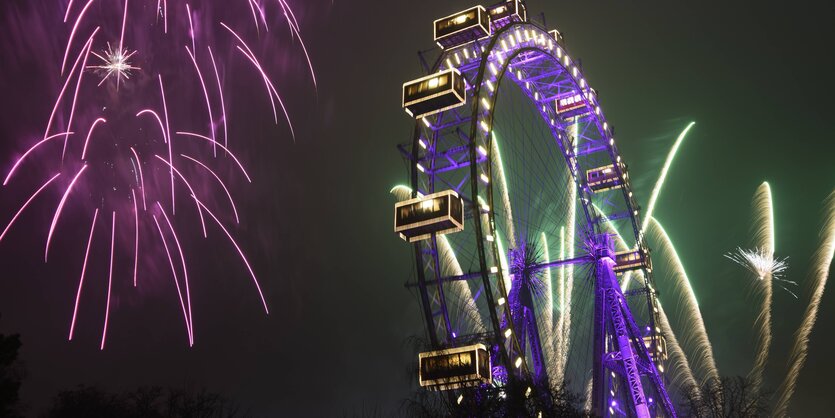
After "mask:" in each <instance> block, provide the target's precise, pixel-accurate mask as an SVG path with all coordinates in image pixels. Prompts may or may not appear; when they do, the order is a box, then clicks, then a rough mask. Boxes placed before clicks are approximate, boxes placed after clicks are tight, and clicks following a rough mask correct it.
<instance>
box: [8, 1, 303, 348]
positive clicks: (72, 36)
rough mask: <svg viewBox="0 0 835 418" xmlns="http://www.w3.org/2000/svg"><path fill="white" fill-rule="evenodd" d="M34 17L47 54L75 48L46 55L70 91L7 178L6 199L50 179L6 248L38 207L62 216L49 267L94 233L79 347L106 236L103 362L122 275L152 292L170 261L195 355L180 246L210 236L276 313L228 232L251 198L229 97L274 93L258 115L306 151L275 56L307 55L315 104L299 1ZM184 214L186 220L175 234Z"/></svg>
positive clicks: (108, 7)
mask: <svg viewBox="0 0 835 418" xmlns="http://www.w3.org/2000/svg"><path fill="white" fill-rule="evenodd" d="M59 5H60V6H61V7H60V10H59V9H58V7H59ZM29 6H31V7H30V10H38V11H37V12H34V11H33V12H32V14H33V15H34V16H30V20H31V21H36V22H37V24H38V25H39V26H40V27H42V28H48V29H46V30H45V32H44V33H46V36H45V37H48V38H51V39H50V41H49V42H44V44H45V45H52V41H53V40H54V39H55V38H59V39H66V42H65V43H63V44H61V47H60V49H61V50H60V52H57V53H56V54H49V53H45V54H40V53H39V52H38V54H40V55H43V56H50V55H57V56H60V58H59V59H57V60H55V62H53V63H46V62H45V63H44V64H43V65H44V66H45V67H48V68H46V69H45V71H47V72H49V71H54V73H55V76H56V77H57V78H58V79H59V80H60V83H59V84H58V85H59V86H60V89H56V94H55V96H54V98H53V100H54V101H53V102H52V103H50V108H51V112H50V113H49V115H44V120H45V123H44V126H43V134H42V135H39V136H38V137H36V138H31V137H30V138H29V139H28V140H27V142H26V143H24V144H22V145H21V149H20V152H19V154H18V155H16V156H14V157H13V158H11V159H10V160H9V161H8V163H7V164H3V165H0V170H2V173H0V179H2V185H3V187H4V188H9V187H13V186H15V180H16V179H17V178H18V177H27V178H30V179H31V178H33V177H34V178H37V179H40V180H38V182H37V184H38V185H39V187H38V188H37V189H35V190H34V191H31V192H26V195H28V196H29V197H28V199H26V200H25V201H23V202H17V203H16V205H17V207H18V209H17V211H16V212H15V214H14V216H13V217H12V218H11V219H10V220H8V223H7V224H5V225H4V228H3V229H2V232H0V242H2V241H3V239H4V238H6V237H7V233H8V232H9V230H10V229H11V228H12V227H13V226H14V225H15V223H16V221H17V220H18V218H19V217H20V215H21V213H23V212H24V211H26V209H27V208H29V207H31V206H32V205H46V206H47V207H48V208H50V209H49V210H50V213H51V217H50V219H49V220H47V222H48V223H47V225H49V227H48V230H47V232H46V234H45V237H44V249H43V251H44V260H45V261H48V260H49V257H50V248H51V247H54V246H55V245H56V244H55V242H54V241H55V237H56V235H58V234H61V233H62V232H64V233H67V232H66V231H70V230H72V229H73V228H76V227H75V226H73V225H74V224H77V225H82V226H81V227H80V228H81V231H78V230H77V231H74V234H73V235H74V236H78V237H80V241H79V242H78V247H79V248H81V249H85V251H84V252H83V261H82V264H81V269H80V272H78V273H73V276H74V277H76V278H77V280H78V284H77V291H75V292H74V295H73V296H74V305H73V310H72V312H70V320H69V335H68V338H69V340H72V339H73V336H74V333H75V331H76V326H77V323H78V313H79V309H78V307H79V305H80V304H81V303H83V301H84V294H85V290H86V289H88V288H89V287H90V286H92V285H91V284H90V281H89V280H87V281H85V277H86V276H87V275H89V271H88V270H89V269H88V267H89V263H90V262H91V261H92V259H94V258H95V257H96V256H97V255H98V256H99V257H101V256H102V254H105V253H101V254H96V252H95V251H93V252H91V250H90V249H91V246H94V244H95V242H96V241H104V238H103V237H104V235H105V233H104V232H102V231H105V232H107V234H106V235H107V238H108V239H107V241H108V242H107V248H108V250H109V251H108V252H107V253H106V254H105V256H109V258H108V259H107V260H106V261H107V262H108V263H109V264H108V273H107V274H108V277H107V288H106V289H104V290H105V291H106V297H107V299H106V302H105V306H103V307H102V309H103V315H102V320H103V325H102V329H101V342H100V347H101V349H104V347H105V343H106V340H107V329H108V326H109V323H110V322H112V319H113V318H112V317H111V306H112V305H111V299H112V297H113V295H112V292H116V291H117V289H119V287H117V286H115V284H116V282H117V281H118V280H123V279H124V277H125V275H115V274H114V268H120V267H119V266H118V260H120V259H127V258H128V257H129V258H130V263H129V264H130V265H129V266H125V270H129V271H130V275H129V280H130V282H131V285H130V288H136V287H140V286H142V285H143V282H142V269H143V262H142V260H149V259H150V260H153V261H154V262H160V261H161V262H162V263H161V264H164V265H166V266H167V268H168V269H170V271H168V270H166V272H165V274H166V275H168V276H169V277H171V278H172V279H173V286H171V288H172V289H174V290H175V291H176V293H177V300H178V301H179V304H180V307H179V308H180V310H182V315H183V322H184V324H185V330H186V334H187V336H188V342H189V345H190V346H191V345H193V344H194V323H193V315H192V296H191V284H190V277H189V272H188V262H187V254H186V252H185V251H184V249H183V245H182V243H183V242H184V241H183V240H185V239H187V238H186V237H189V238H191V237H195V236H197V235H200V236H202V237H203V238H207V237H209V235H210V231H212V230H214V231H215V232H223V234H216V235H214V236H213V238H215V239H218V240H220V239H222V240H225V241H228V243H229V244H231V246H230V247H229V248H234V250H235V251H233V252H231V253H230V254H232V255H233V256H234V257H236V258H238V259H239V261H240V262H241V263H242V267H244V268H245V269H246V271H247V273H248V274H249V276H250V278H251V280H252V284H253V285H254V286H253V287H254V289H255V291H256V292H257V296H258V303H259V304H260V305H261V306H262V307H263V309H264V311H265V312H266V313H269V308H268V305H267V301H266V299H265V297H264V294H263V292H262V290H261V285H260V283H259V282H258V279H257V277H256V275H255V272H254V270H253V268H252V266H251V264H250V262H249V260H248V259H247V256H246V254H245V252H244V251H243V250H242V248H241V246H240V245H239V244H238V242H237V241H236V239H235V237H234V236H235V234H234V233H233V231H230V224H231V225H234V224H237V223H238V222H239V221H240V218H239V216H238V215H239V214H238V207H237V206H236V204H235V200H234V199H233V194H234V192H235V191H237V190H240V187H234V186H236V185H237V184H238V183H242V184H246V183H251V182H252V179H251V178H250V176H249V174H248V173H247V170H246V168H245V166H244V164H243V163H242V161H241V158H240V156H238V155H236V152H235V151H233V150H235V149H236V148H237V149H240V148H242V147H244V146H245V145H246V144H245V143H244V141H242V140H240V139H239V138H233V137H230V134H229V132H230V129H229V124H230V122H231V123H236V122H235V121H230V120H229V119H228V118H227V116H228V113H227V111H228V110H229V109H230V103H231V102H230V97H234V95H232V94H230V93H231V90H232V87H231V86H230V85H232V84H233V83H235V85H239V84H241V83H245V82H247V80H243V81H238V80H232V77H233V75H234V77H240V78H243V79H246V78H250V79H252V80H255V82H253V83H251V84H253V85H256V86H259V85H260V86H262V87H263V90H262V93H261V94H263V95H265V96H266V100H260V103H263V104H264V105H266V104H267V103H269V106H270V107H269V110H268V111H267V113H269V112H271V114H272V121H273V122H274V123H275V124H276V125H283V124H286V129H287V131H286V132H288V133H289V134H290V136H292V137H293V138H295V132H294V130H293V126H292V122H291V120H290V113H289V111H288V109H287V107H286V106H285V100H284V98H283V97H282V95H281V94H279V85H278V83H276V81H275V75H276V73H278V71H276V68H275V67H277V66H279V65H283V64H286V63H285V62H282V61H281V58H280V57H281V54H278V53H277V52H278V51H276V40H277V39H278V38H279V37H281V38H285V37H286V39H289V40H290V41H291V42H292V45H293V47H294V48H297V50H296V51H295V52H292V53H293V54H295V55H294V56H295V58H294V59H296V60H299V61H300V62H303V63H304V67H305V68H306V71H307V72H308V73H309V78H310V82H311V86H312V87H313V90H314V91H315V89H316V76H315V74H314V72H313V65H312V63H311V60H310V56H309V54H308V50H307V46H306V45H305V42H304V39H303V38H302V35H301V28H300V26H299V21H298V19H297V16H296V14H295V13H294V11H293V8H292V7H291V5H290V4H289V1H288V0H228V1H201V2H195V3H194V4H190V3H188V2H185V1H176V0H172V1H170V2H169V1H168V0H80V1H74V0H65V1H58V2H54V1H41V2H40V3H37V2H34V1H33V2H31V3H30V4H29ZM279 30H280V31H279ZM285 31H286V32H285ZM279 33H280V34H281V35H280V36H278V35H277V34H279ZM52 48H53V49H54V46H53V47H52ZM285 49H286V48H285ZM285 56H286V55H285ZM284 67H286V65H285V66H284ZM253 96H254V95H253ZM257 99H258V97H252V98H251V101H252V102H259V100H257ZM261 99H263V98H261ZM279 108H280V109H281V112H280V114H279V111H278V110H279ZM280 115H281V116H282V118H279V116H280ZM26 183H28V182H26ZM49 189H55V193H54V195H56V196H58V198H57V200H55V201H50V200H49V199H48V198H47V197H46V196H47V195H49V193H44V191H45V190H49ZM221 191H222V192H221ZM3 201H4V203H5V202H6V201H7V199H4V200H3ZM68 207H72V208H73V210H72V212H73V216H77V215H75V214H76V213H77V212H78V210H77V209H78V208H81V209H82V212H84V213H88V214H89V217H88V218H86V219H83V220H78V219H76V220H70V219H66V218H67V217H68V216H70V215H68V214H66V212H67V210H66V209H67V208H68ZM180 214H183V215H182V216H184V217H185V219H183V221H181V222H175V221H174V220H175V219H176V217H177V215H180ZM195 215H196V216H195ZM0 226H3V225H0ZM215 226H216V227H217V228H215ZM195 231H197V232H195ZM97 232H101V234H97ZM120 236H125V237H130V239H120ZM102 245H104V244H102ZM114 264H117V265H116V266H114ZM166 280H168V279H167V278H166Z"/></svg>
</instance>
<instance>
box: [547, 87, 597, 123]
mask: <svg viewBox="0 0 835 418" xmlns="http://www.w3.org/2000/svg"><path fill="white" fill-rule="evenodd" d="M554 101H555V102H556V107H557V114H558V115H560V116H562V117H563V118H571V117H575V116H583V115H586V114H588V113H589V109H588V106H586V101H585V100H584V98H583V94H582V93H580V92H569V93H566V94H562V95H560V96H557V98H556V99H555V100H554Z"/></svg>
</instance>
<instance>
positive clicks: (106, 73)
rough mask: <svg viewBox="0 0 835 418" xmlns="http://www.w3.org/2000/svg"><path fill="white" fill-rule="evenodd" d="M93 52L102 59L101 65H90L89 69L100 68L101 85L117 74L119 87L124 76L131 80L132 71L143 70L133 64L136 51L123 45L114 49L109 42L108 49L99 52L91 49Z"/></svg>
mask: <svg viewBox="0 0 835 418" xmlns="http://www.w3.org/2000/svg"><path fill="white" fill-rule="evenodd" d="M91 53H92V54H93V55H94V56H95V57H96V58H98V59H99V60H101V63H100V64H99V65H88V66H87V69H91V70H98V71H99V73H100V74H101V77H102V79H101V81H100V82H99V85H100V86H101V85H102V84H104V82H105V81H107V79H109V78H110V77H111V76H116V85H117V87H118V85H119V83H120V82H121V80H122V78H124V79H125V80H129V79H130V76H131V71H134V70H141V68H139V67H135V66H133V65H131V63H130V59H131V58H132V57H133V56H134V55H136V51H128V50H125V49H122V48H121V47H119V48H116V49H113V47H111V46H110V42H108V43H107V49H105V50H103V51H101V52H100V53H99V52H95V51H91Z"/></svg>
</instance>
